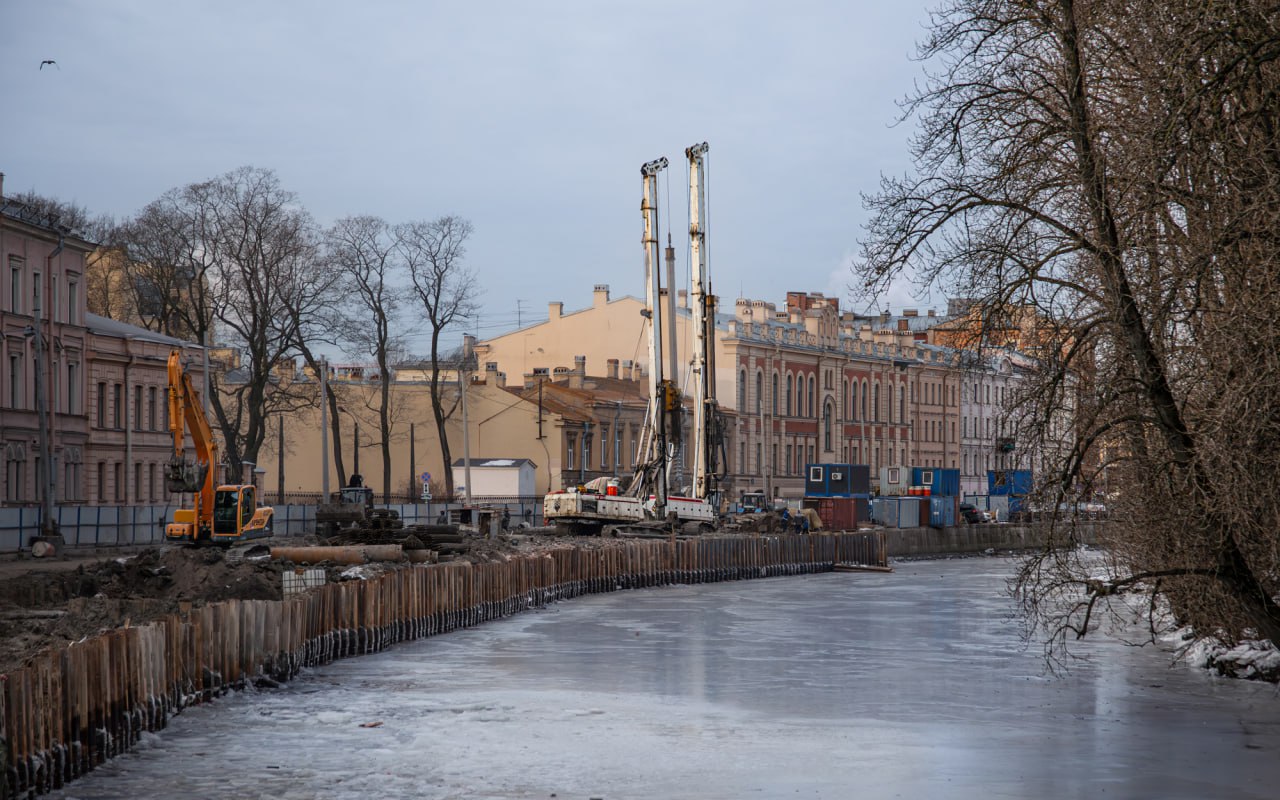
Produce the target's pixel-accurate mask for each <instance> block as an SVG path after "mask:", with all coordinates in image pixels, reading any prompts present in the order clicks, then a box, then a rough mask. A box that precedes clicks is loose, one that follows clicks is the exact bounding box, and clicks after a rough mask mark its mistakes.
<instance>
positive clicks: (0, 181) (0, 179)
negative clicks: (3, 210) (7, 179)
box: [0, 172, 4, 200]
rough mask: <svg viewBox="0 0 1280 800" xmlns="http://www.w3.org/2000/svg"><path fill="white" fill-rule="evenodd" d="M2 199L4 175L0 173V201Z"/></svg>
mask: <svg viewBox="0 0 1280 800" xmlns="http://www.w3.org/2000/svg"><path fill="white" fill-rule="evenodd" d="M3 199H4V173H3V172H0V200H3Z"/></svg>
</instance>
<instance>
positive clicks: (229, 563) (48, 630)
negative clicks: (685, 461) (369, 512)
mask: <svg viewBox="0 0 1280 800" xmlns="http://www.w3.org/2000/svg"><path fill="white" fill-rule="evenodd" d="M261 541H263V542H264V543H268V544H270V545H272V546H288V547H297V546H306V545H313V544H318V541H317V539H316V538H315V537H314V536H302V537H289V538H283V537H276V538H272V539H267V540H261ZM618 541H619V540H617V539H601V538H589V537H564V536H556V537H540V536H501V537H498V538H497V539H479V538H476V539H472V541H471V543H470V546H469V548H468V550H469V551H468V552H467V553H466V554H465V555H459V556H455V558H458V559H464V560H471V561H487V560H492V559H501V558H503V557H504V556H505V555H507V554H515V553H522V552H523V553H528V552H536V551H538V550H542V549H547V548H552V547H565V546H574V547H581V548H600V547H611V546H614V545H615V544H616V543H617V542H618ZM409 566H411V565H410V564H408V563H399V562H396V563H379V564H371V565H368V566H366V567H364V568H363V569H362V570H361V573H362V575H363V576H366V577H367V576H368V575H370V574H376V572H377V571H379V570H385V569H403V568H408V567H409ZM294 568H295V565H293V564H289V563H286V562H283V561H277V560H273V559H270V558H266V557H256V558H255V557H249V558H245V559H243V560H239V561H235V560H229V559H228V558H227V557H226V554H225V552H224V551H223V550H222V549H221V548H217V547H188V546H182V545H168V544H166V545H159V546H156V547H146V548H130V549H127V550H125V549H120V548H113V549H110V550H98V551H96V552H74V551H72V552H70V553H68V554H66V555H65V556H62V557H54V558H32V557H30V556H29V555H27V556H23V557H16V558H15V557H8V558H0V675H4V674H5V673H7V672H10V671H12V670H14V669H16V668H18V667H20V666H22V665H23V664H24V663H26V662H27V661H28V660H30V659H31V658H32V657H34V656H35V655H37V654H38V653H40V652H42V651H43V650H44V649H45V648H48V647H52V646H60V645H66V644H68V643H70V642H74V641H78V640H80V639H83V638H85V637H88V636H93V635H95V634H97V633H100V632H102V631H105V630H109V629H111V628H118V627H124V626H127V625H134V624H140V623H143V622H147V621H149V620H152V619H156V618H158V617H161V616H164V615H166V614H170V613H174V612H177V611H181V610H182V609H183V608H184V606H185V604H188V603H189V604H191V605H192V606H200V605H202V604H205V603H214V602H218V601H220V600H227V599H231V598H240V599H258V600H278V599H280V598H281V596H282V594H283V583H284V581H283V578H282V573H283V572H284V571H285V570H286V569H294ZM325 569H326V572H327V579H328V580H329V581H337V580H347V579H350V578H348V577H344V576H343V574H342V573H343V572H346V571H348V570H349V569H350V567H349V565H331V566H325Z"/></svg>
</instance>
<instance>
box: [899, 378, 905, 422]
mask: <svg viewBox="0 0 1280 800" xmlns="http://www.w3.org/2000/svg"><path fill="white" fill-rule="evenodd" d="M906 421H907V390H906V389H904V388H902V387H901V386H899V387H898V422H906Z"/></svg>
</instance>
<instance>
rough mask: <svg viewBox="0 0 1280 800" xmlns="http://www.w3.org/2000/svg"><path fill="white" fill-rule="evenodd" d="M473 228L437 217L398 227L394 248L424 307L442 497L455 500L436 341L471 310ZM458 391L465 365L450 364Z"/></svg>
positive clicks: (474, 292)
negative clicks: (467, 263)
mask: <svg viewBox="0 0 1280 800" xmlns="http://www.w3.org/2000/svg"><path fill="white" fill-rule="evenodd" d="M471 231H472V228H471V223H470V222H468V221H467V220H465V219H462V218H461V217H452V216H446V217H440V218H439V219H436V220H432V221H429V222H413V223H406V224H403V225H397V226H396V228H395V237H396V247H397V249H398V250H399V252H400V254H401V257H402V258H403V259H404V262H405V265H406V267H407V268H408V271H409V277H410V279H411V280H412V282H413V289H414V293H415V294H416V295H417V298H418V300H419V301H420V302H421V303H422V309H423V312H424V315H425V321H426V324H427V326H428V328H429V329H430V333H431V352H430V354H429V355H430V359H431V384H430V390H431V412H432V414H433V416H434V417H435V423H436V433H437V436H438V438H439V440H440V455H441V458H442V459H443V461H444V480H445V493H446V495H448V496H452V495H453V488H454V487H453V470H452V468H451V466H450V465H451V464H452V463H453V457H452V455H451V454H450V451H449V437H448V435H447V430H446V428H445V422H446V420H447V419H448V412H447V411H446V408H445V398H444V395H443V391H442V387H441V385H440V367H441V365H442V359H441V353H440V337H441V335H442V334H443V333H444V331H445V329H446V328H448V327H449V326H451V325H453V324H455V323H458V322H463V321H465V320H466V319H467V318H468V317H470V316H471V315H472V314H473V313H474V310H475V304H476V295H477V293H478V288H477V286H476V279H475V275H474V274H473V273H472V272H471V271H470V270H468V269H467V268H466V267H465V266H464V264H463V257H464V256H465V255H466V252H467V251H466V242H467V239H468V238H470V237H471ZM452 366H454V367H455V369H456V372H457V376H458V380H459V384H460V388H461V381H463V380H465V375H464V373H465V369H459V368H458V367H465V365H464V364H454V365H452Z"/></svg>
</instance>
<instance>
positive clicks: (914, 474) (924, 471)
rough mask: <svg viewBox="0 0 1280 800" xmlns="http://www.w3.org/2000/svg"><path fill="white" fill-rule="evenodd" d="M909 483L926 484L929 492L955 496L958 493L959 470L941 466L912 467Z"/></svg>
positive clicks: (915, 484) (914, 484)
mask: <svg viewBox="0 0 1280 800" xmlns="http://www.w3.org/2000/svg"><path fill="white" fill-rule="evenodd" d="M911 484H912V485H913V486H927V487H929V490H930V492H929V493H930V494H940V495H946V496H950V497H955V496H958V495H959V494H960V470H958V469H943V468H941V467H912V468H911Z"/></svg>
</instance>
